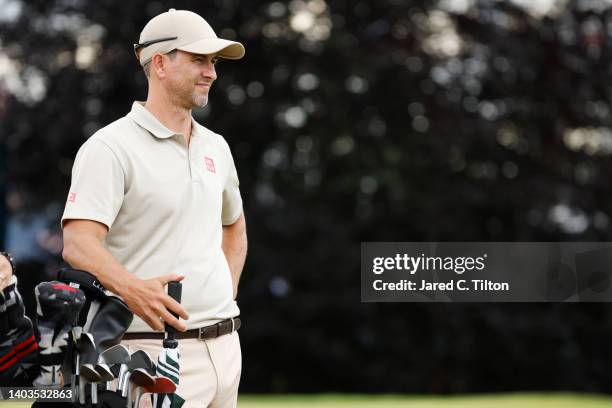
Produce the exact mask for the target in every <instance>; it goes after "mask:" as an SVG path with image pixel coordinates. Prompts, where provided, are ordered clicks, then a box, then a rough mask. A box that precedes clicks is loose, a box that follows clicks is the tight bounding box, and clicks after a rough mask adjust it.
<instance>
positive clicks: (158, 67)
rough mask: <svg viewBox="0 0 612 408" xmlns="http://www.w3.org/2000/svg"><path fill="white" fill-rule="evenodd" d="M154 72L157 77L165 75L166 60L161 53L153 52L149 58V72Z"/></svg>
mask: <svg viewBox="0 0 612 408" xmlns="http://www.w3.org/2000/svg"><path fill="white" fill-rule="evenodd" d="M153 71H154V72H155V74H156V75H157V77H158V78H164V77H165V76H166V61H165V60H164V56H163V55H161V54H154V55H153V58H152V59H151V72H153Z"/></svg>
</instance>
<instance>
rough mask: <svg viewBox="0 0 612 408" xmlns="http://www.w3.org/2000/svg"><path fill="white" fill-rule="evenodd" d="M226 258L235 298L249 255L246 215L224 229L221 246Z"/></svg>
mask: <svg viewBox="0 0 612 408" xmlns="http://www.w3.org/2000/svg"><path fill="white" fill-rule="evenodd" d="M221 248H222V249H223V253H224V254H225V258H226V259H227V263H228V265H229V269H230V273H231V275H232V283H233V285H234V298H235V297H236V294H237V293H238V282H239V281H240V275H241V274H242V269H243V268H244V261H245V259H246V254H247V235H246V222H245V220H244V215H243V216H241V217H240V218H239V219H238V221H236V222H235V223H234V224H232V225H226V226H224V227H223V242H222V244H221Z"/></svg>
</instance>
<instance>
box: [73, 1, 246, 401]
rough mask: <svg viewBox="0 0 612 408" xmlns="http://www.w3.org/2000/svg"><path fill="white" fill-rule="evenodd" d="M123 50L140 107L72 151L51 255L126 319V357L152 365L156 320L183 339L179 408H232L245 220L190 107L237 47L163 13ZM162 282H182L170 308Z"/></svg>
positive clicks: (215, 147)
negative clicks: (143, 83)
mask: <svg viewBox="0 0 612 408" xmlns="http://www.w3.org/2000/svg"><path fill="white" fill-rule="evenodd" d="M134 48H135V50H136V55H137V58H138V60H139V61H140V64H141V65H142V66H143V68H144V71H145V73H146V75H147V78H148V84H149V90H148V95H147V100H146V102H144V103H140V102H135V103H134V104H133V106H132V110H131V112H129V113H128V114H127V115H126V116H124V117H123V118H121V119H119V120H117V121H115V122H113V123H111V124H110V125H108V126H106V127H105V128H103V129H100V130H99V131H98V132H96V133H95V134H94V135H93V136H92V137H91V138H90V139H89V140H88V141H87V142H86V143H85V144H84V145H83V146H82V147H81V149H80V150H79V152H78V154H77V157H76V160H75V163H74V167H73V171H72V185H71V187H70V192H69V194H68V200H67V203H66V208H65V211H64V215H63V217H62V226H63V229H64V251H63V257H64V259H65V260H66V261H67V262H68V263H69V264H71V265H72V266H73V267H74V268H77V269H83V270H86V271H89V272H91V273H93V274H94V275H95V276H96V277H97V278H98V279H99V280H100V281H101V283H102V284H103V285H104V286H105V287H106V288H107V289H108V290H110V291H112V292H114V293H116V294H118V295H119V296H121V297H122V298H123V299H124V301H125V302H126V303H127V305H128V306H129V307H130V309H131V310H132V311H133V312H134V314H135V318H134V322H133V324H132V325H131V326H130V329H129V330H128V333H127V334H126V336H125V339H127V340H124V343H125V344H126V345H128V346H129V347H130V349H131V350H132V351H134V350H136V349H143V350H145V351H147V352H149V354H151V356H152V358H153V359H155V357H156V356H157V354H158V352H159V350H160V349H161V343H162V338H163V333H160V331H163V329H164V323H168V324H170V325H171V326H173V327H175V328H176V329H178V330H179V331H181V332H184V333H179V334H178V338H179V348H180V353H181V361H180V368H181V372H180V383H179V387H178V389H177V394H178V395H180V396H181V397H182V398H184V399H185V400H186V402H185V405H184V407H196V406H197V407H202V406H208V407H233V406H235V405H236V399H237V391H238V383H239V379H240V370H241V354H240V344H239V340H238V334H237V332H236V330H237V329H238V328H239V326H240V321H239V319H235V318H236V317H237V316H238V314H239V310H238V307H237V305H236V302H235V297H236V293H237V288H238V281H239V278H240V274H241V271H242V268H243V266H244V260H245V256H246V247H247V241H246V228H245V220H244V215H243V214H242V199H241V196H240V191H239V189H238V177H237V173H236V169H235V166H234V162H233V159H232V155H231V152H230V149H229V147H228V145H227V143H226V142H225V140H224V139H223V138H222V137H221V136H219V135H217V134H215V133H213V132H211V131H210V130H208V129H206V128H205V127H203V126H201V125H199V124H198V123H196V122H195V121H194V120H193V119H192V117H191V110H192V109H193V108H196V107H203V106H205V105H206V103H207V101H208V92H209V90H210V88H211V86H212V84H213V82H214V81H215V79H216V78H217V74H216V72H215V66H214V64H215V62H216V60H217V58H228V59H239V58H242V56H243V55H244V47H243V46H242V44H240V43H237V42H233V41H228V40H223V39H219V38H217V36H216V34H215V33H214V31H213V30H212V28H211V27H210V26H209V25H208V23H207V22H206V21H205V20H204V19H203V18H202V17H200V16H199V15H197V14H195V13H192V12H189V11H185V10H174V9H171V10H170V11H168V12H165V13H162V14H160V15H158V16H156V17H154V18H153V19H151V21H149V22H148V23H147V25H146V26H145V27H144V29H143V30H142V33H141V34H140V40H139V44H136V45H135V46H134ZM171 281H182V284H183V295H182V304H178V303H177V302H175V301H174V300H173V299H172V298H170V297H169V296H168V295H167V294H166V292H165V285H166V284H167V283H168V282H171ZM172 312H174V313H176V314H178V316H179V317H180V318H181V319H183V320H184V321H181V320H179V319H177V318H175V317H174V316H173V315H172ZM143 402H144V399H143ZM143 406H144V404H143Z"/></svg>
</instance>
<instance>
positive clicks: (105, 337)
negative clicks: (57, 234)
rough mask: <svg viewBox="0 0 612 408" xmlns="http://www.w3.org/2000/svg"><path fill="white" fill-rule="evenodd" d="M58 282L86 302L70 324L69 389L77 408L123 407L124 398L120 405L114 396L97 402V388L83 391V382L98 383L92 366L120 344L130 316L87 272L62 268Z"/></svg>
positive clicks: (123, 306) (125, 307)
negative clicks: (74, 397) (105, 351)
mask: <svg viewBox="0 0 612 408" xmlns="http://www.w3.org/2000/svg"><path fill="white" fill-rule="evenodd" d="M58 280H59V281H61V282H64V283H66V284H68V285H70V286H71V287H75V288H78V289H80V290H82V291H83V292H84V293H85V296H86V299H87V300H86V302H85V305H84V307H83V308H82V310H81V313H80V315H79V317H78V319H77V320H76V321H75V322H74V325H73V330H72V339H71V340H72V341H71V342H70V346H69V347H70V348H71V352H70V353H69V356H68V357H69V359H70V361H69V362H68V367H69V371H70V374H71V386H72V389H73V390H74V391H75V392H74V393H75V394H77V401H78V403H77V406H91V405H92V404H97V406H100V407H102V406H107V407H113V406H119V405H121V404H122V405H121V406H125V398H124V399H123V401H121V400H118V399H117V398H116V396H115V395H112V396H111V395H107V396H106V397H104V395H100V397H101V398H100V399H98V398H97V391H98V389H97V388H98V384H97V383H93V385H92V386H90V387H85V386H84V384H83V382H84V379H86V378H87V379H88V381H91V380H92V379H94V378H98V379H99V375H98V373H97V372H96V370H95V366H96V364H97V362H98V357H99V355H100V353H101V352H103V351H104V350H106V349H108V348H110V347H112V346H114V345H116V344H119V343H120V342H121V339H122V338H123V335H124V333H125V331H126V330H127V329H128V327H129V326H130V324H131V323H132V319H133V318H134V315H133V313H132V312H131V311H130V310H129V308H128V307H127V305H126V304H125V303H124V302H123V301H122V300H121V299H119V298H118V297H116V296H110V295H107V294H106V290H105V289H104V287H103V286H102V284H101V283H100V282H99V281H98V280H97V279H96V278H95V277H94V276H93V275H91V274H89V273H88V272H85V271H81V270H77V269H69V268H64V269H62V270H60V272H59V274H58ZM81 374H82V375H81ZM113 394H114V393H113ZM111 400H112V402H113V403H112V404H111V403H110V402H111Z"/></svg>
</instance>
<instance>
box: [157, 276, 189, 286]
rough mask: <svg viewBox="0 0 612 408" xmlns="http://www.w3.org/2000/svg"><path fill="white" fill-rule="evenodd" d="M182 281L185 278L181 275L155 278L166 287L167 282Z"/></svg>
mask: <svg viewBox="0 0 612 408" xmlns="http://www.w3.org/2000/svg"><path fill="white" fill-rule="evenodd" d="M183 279H185V277H184V276H182V275H164V276H160V277H159V278H157V280H158V281H159V282H161V284H162V285H164V286H166V285H167V284H168V282H180V281H182V280H183Z"/></svg>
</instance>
